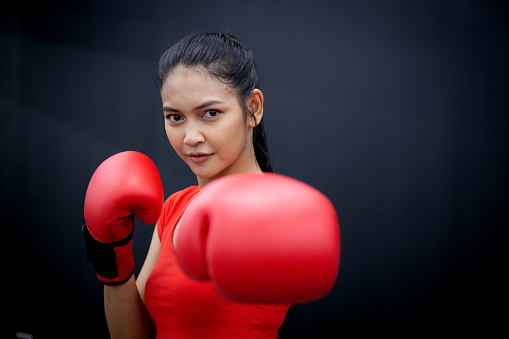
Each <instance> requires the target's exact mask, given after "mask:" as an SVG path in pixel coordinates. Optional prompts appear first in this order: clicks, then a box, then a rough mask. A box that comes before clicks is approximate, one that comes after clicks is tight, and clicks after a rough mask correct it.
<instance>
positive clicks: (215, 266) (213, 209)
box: [177, 173, 340, 303]
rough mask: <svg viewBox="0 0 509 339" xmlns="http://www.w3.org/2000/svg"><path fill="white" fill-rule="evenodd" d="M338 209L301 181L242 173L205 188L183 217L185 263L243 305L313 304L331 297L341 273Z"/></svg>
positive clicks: (180, 251)
mask: <svg viewBox="0 0 509 339" xmlns="http://www.w3.org/2000/svg"><path fill="white" fill-rule="evenodd" d="M339 259H340V235H339V222H338V218H337V215H336V212H335V210H334V207H333V206H332V203H331V202H330V201H329V200H328V199H327V198H326V197H325V196H324V195H323V194H322V193H320V192H319V191H317V190H316V189H314V188H312V187H311V186H308V185H307V184H304V183H302V182H300V181H297V180H295V179H291V178H288V177H285V176H282V175H278V174H272V173H265V174H264V175H258V174H235V175H230V176H226V177H222V178H220V179H217V180H215V181H213V182H211V183H209V184H207V186H205V187H204V188H203V189H202V190H201V191H200V193H199V194H198V196H197V197H196V198H195V199H194V200H193V201H192V202H191V203H190V204H189V206H188V207H187V209H186V212H185V213H184V215H183V216H182V219H181V225H180V229H179V233H178V237H177V261H178V263H179V265H180V267H181V269H182V270H183V272H184V273H185V274H187V275H188V276H189V277H191V278H193V279H195V280H199V281H206V280H212V282H213V284H214V286H215V288H216V290H217V292H218V293H219V294H220V295H221V296H222V297H223V298H225V299H227V300H231V301H237V302H264V303H288V302H289V303H305V302H309V301H313V300H317V299H319V298H321V297H323V296H325V295H326V294H327V293H328V292H329V291H330V290H331V289H332V287H333V286H334V283H335V281H336V278H337V274H338V269H339Z"/></svg>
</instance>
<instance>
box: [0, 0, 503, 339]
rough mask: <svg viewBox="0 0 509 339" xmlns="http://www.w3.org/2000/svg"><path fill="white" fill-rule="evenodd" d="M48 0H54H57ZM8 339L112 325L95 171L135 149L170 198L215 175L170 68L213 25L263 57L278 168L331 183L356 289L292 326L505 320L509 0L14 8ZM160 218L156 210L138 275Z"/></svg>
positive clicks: (313, 332) (396, 328)
mask: <svg viewBox="0 0 509 339" xmlns="http://www.w3.org/2000/svg"><path fill="white" fill-rule="evenodd" d="M41 3H42V2H41ZM0 13H1V14H0V44H1V45H0V46H1V47H0V76H1V78H0V79H1V80H0V110H1V124H0V126H1V127H0V133H1V134H0V135H1V138H2V148H1V153H0V155H1V173H0V174H1V201H0V203H1V214H0V216H1V218H2V220H1V224H2V226H1V230H2V232H1V233H0V234H1V248H2V254H1V258H2V266H1V267H2V286H3V289H2V292H3V295H4V302H2V305H3V310H4V312H3V314H4V315H3V316H2V318H3V319H2V325H1V333H0V336H1V337H2V338H3V337H5V338H11V337H14V333H15V332H17V331H19V332H25V333H31V334H33V336H34V338H36V339H38V338H61V337H62V338H63V337H65V338H80V337H93V338H103V337H107V336H108V334H107V329H106V324H105V320H104V313H103V305H102V285H100V284H99V283H98V282H97V280H96V277H95V274H94V271H93V268H92V266H91V265H90V264H89V263H88V262H87V261H86V256H85V247H84V244H83V240H82V236H81V232H80V228H81V225H82V224H83V201H84V195H85V191H86V188H87V185H88V181H89V179H90V177H91V175H92V173H93V171H94V170H95V168H96V167H97V166H98V165H99V164H100V163H101V162H102V161H103V160H104V159H106V158H107V157H109V156H110V155H112V154H115V153H117V152H121V151H125V150H136V151H140V152H143V153H145V154H147V155H148V156H150V157H151V158H152V159H153V160H154V162H155V163H156V164H157V166H158V168H159V170H160V172H161V175H162V179H163V183H164V189H165V196H166V197H167V196H168V195H170V194H171V193H173V192H175V191H176V190H178V189H181V188H184V187H187V186H189V185H192V184H195V183H196V178H195V177H194V176H193V175H192V173H191V172H190V170H189V169H188V168H187V166H186V165H185V164H183V163H182V162H181V161H179V160H177V159H176V156H175V154H174V153H173V151H171V150H169V148H170V147H169V146H168V143H167V141H166V139H165V135H164V130H163V124H162V112H161V104H160V98H159V93H158V90H157V89H156V88H155V86H154V85H153V79H154V76H155V73H156V71H157V67H158V59H159V57H160V55H161V54H162V53H163V52H164V51H165V50H166V49H167V48H168V47H169V45H171V44H172V43H173V42H175V41H177V40H178V39H180V38H181V37H183V36H185V35H187V34H189V33H192V32H196V31H207V30H222V31H229V32H231V33H233V34H235V35H237V36H238V37H239V38H240V39H241V40H243V41H244V42H245V43H246V44H247V45H248V46H249V47H250V48H251V49H252V50H253V51H254V53H255V57H256V60H257V64H258V67H259V69H260V73H261V77H262V86H263V87H262V90H263V92H264V94H265V116H264V119H266V123H267V124H268V128H269V130H268V133H269V141H270V145H271V148H272V151H273V155H274V159H275V163H276V167H277V172H279V173H282V174H285V175H288V176H291V177H294V178H297V179H299V180H302V181H304V182H306V183H308V184H310V185H312V186H314V187H316V188H318V189H319V190H321V191H322V192H323V193H324V194H326V195H327V196H328V197H329V198H330V199H331V201H332V202H333V204H334V206H335V207H336V209H337V212H338V215H339V218H340V223H341V236H342V249H341V254H342V257H341V268H340V273H339V276H338V280H337V284H336V286H335V288H334V289H333V291H332V292H331V293H330V294H329V295H328V296H327V297H325V298H324V299H322V300H319V301H316V302H313V303H310V304H306V305H296V306H294V307H292V308H291V309H290V311H289V313H288V315H287V318H286V321H285V323H284V324H283V326H282V327H281V330H280V336H281V338H308V337H321V338H324V337H340V336H343V337H352V336H353V337H355V336H358V335H360V334H372V335H378V334H389V335H403V336H405V337H407V336H409V337H413V336H415V335H417V334H420V333H429V334H438V333H441V334H443V333H450V334H459V333H472V332H473V331H481V333H483V334H489V333H490V332H492V331H495V330H497V329H500V327H501V325H502V324H503V323H504V322H506V316H503V311H501V310H500V308H502V310H506V308H507V303H506V297H507V293H506V287H505V285H506V284H503V283H502V277H503V275H504V271H505V270H506V269H507V263H506V262H505V261H504V259H505V257H506V254H505V251H504V247H506V244H507V238H506V236H507V226H508V220H509V216H508V211H507V210H508V209H507V207H508V202H509V199H508V195H507V194H508V184H509V182H508V169H509V166H508V165H509V164H508V160H509V154H508V153H509V152H508V151H509V149H508V148H509V137H508V135H509V134H508V132H509V114H508V113H509V112H508V108H509V81H508V80H509V74H508V72H509V67H508V61H509V48H508V46H509V45H508V41H509V20H508V18H509V16H508V14H509V5H508V2H507V1H413V2H412V1H348V2H347V1H345V2H343V1H338V2H333V1H330V2H327V1H310V2H305V1H291V2H290V1H288V2H278V1H256V2H243V1H226V0H224V1H209V2H205V1H203V2H200V1H178V2H177V1H161V2H157V1H99V0H96V1H78V2H70V1H65V2H64V1H62V2H56V1H49V2H48V1H45V2H44V5H39V4H38V3H29V2H23V4H22V5H18V6H16V7H7V8H5V7H4V8H3V9H2V11H1V12H0ZM152 229H153V227H152V226H146V225H143V224H142V223H141V222H137V227H136V230H135V237H134V239H135V243H134V254H135V260H136V262H137V268H136V272H138V271H139V269H140V267H141V264H142V262H143V260H144V257H145V255H146V252H147V250H148V245H149V242H150V237H151V234H152Z"/></svg>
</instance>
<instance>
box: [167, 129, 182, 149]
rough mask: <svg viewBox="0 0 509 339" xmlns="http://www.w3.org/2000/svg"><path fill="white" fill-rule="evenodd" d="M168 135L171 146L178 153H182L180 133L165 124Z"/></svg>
mask: <svg viewBox="0 0 509 339" xmlns="http://www.w3.org/2000/svg"><path fill="white" fill-rule="evenodd" d="M165 131H166V137H167V138H168V141H169V142H170V144H171V146H172V147H173V148H174V149H175V151H176V152H177V153H180V146H181V145H182V142H181V138H180V137H179V133H178V132H177V131H175V130H174V129H171V130H170V129H169V128H167V127H166V126H165Z"/></svg>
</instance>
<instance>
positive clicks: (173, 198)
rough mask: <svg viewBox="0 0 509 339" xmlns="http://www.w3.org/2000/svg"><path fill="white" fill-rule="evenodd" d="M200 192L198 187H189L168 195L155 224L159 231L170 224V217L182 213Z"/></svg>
mask: <svg viewBox="0 0 509 339" xmlns="http://www.w3.org/2000/svg"><path fill="white" fill-rule="evenodd" d="M199 191H200V186H190V187H187V188H185V189H183V190H180V191H177V192H175V193H173V194H172V195H170V196H169V197H168V199H166V201H165V202H164V206H163V211H162V213H161V216H160V217H159V221H158V222H157V225H158V228H159V230H160V234H159V235H160V236H161V232H162V230H163V229H164V228H165V227H166V225H168V223H170V219H171V218H172V217H175V216H178V217H180V214H182V213H183V212H184V209H185V208H186V206H187V205H188V204H189V202H190V201H191V199H192V198H193V197H194V196H195V195H196V194H197V193H198V192H199Z"/></svg>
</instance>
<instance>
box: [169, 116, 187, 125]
mask: <svg viewBox="0 0 509 339" xmlns="http://www.w3.org/2000/svg"><path fill="white" fill-rule="evenodd" d="M165 118H166V120H167V121H168V122H169V123H170V124H172V125H175V124H178V123H179V122H181V121H182V120H184V118H183V117H182V116H181V115H178V114H168V115H166V117H165Z"/></svg>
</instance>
